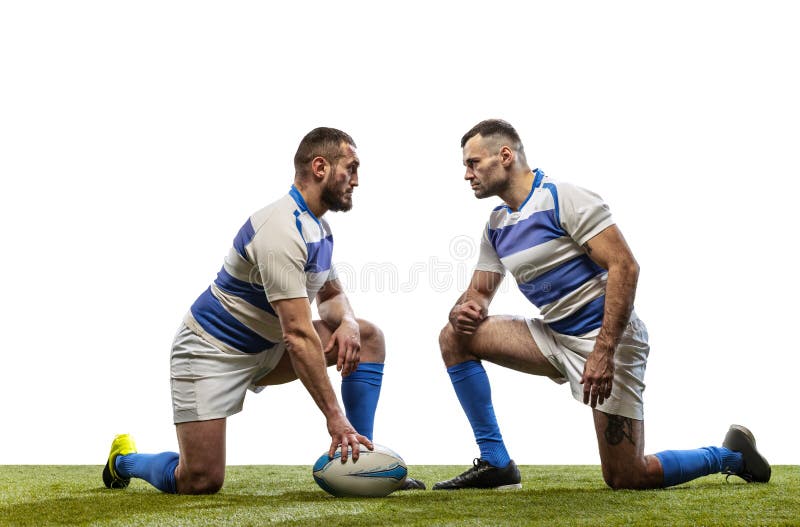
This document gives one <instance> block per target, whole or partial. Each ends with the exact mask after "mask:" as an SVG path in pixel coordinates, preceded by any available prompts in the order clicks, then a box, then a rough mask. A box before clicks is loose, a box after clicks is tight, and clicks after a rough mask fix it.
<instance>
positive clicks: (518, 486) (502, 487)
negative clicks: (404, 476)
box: [433, 483, 522, 490]
mask: <svg viewBox="0 0 800 527" xmlns="http://www.w3.org/2000/svg"><path fill="white" fill-rule="evenodd" d="M521 488H522V483H512V484H510V485H500V486H499V487H437V486H436V485H434V486H433V490H520V489H521Z"/></svg>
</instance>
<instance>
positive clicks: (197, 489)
mask: <svg viewBox="0 0 800 527" xmlns="http://www.w3.org/2000/svg"><path fill="white" fill-rule="evenodd" d="M175 476H176V479H177V482H176V483H177V487H178V494H216V493H217V492H219V490H220V489H221V488H222V483H223V482H224V481H225V470H224V469H223V470H213V471H209V470H187V469H185V468H184V469H183V470H180V468H179V470H178V471H177V472H176V474H175Z"/></svg>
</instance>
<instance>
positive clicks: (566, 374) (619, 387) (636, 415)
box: [527, 315, 650, 420]
mask: <svg viewBox="0 0 800 527" xmlns="http://www.w3.org/2000/svg"><path fill="white" fill-rule="evenodd" d="M527 322H528V329H530V331H531V335H532V336H533V340H534V341H536V345H537V346H539V349H540V350H541V351H542V353H543V354H544V356H545V357H547V360H549V361H550V363H551V364H552V365H553V366H555V368H556V369H557V370H558V371H559V372H561V375H562V376H561V377H559V378H554V379H553V380H554V381H556V382H557V383H559V384H563V383H565V382H569V385H570V388H571V389H572V396H573V397H574V398H575V399H576V400H578V401H579V402H581V403H582V402H583V385H582V384H581V383H580V380H581V376H583V367H584V365H585V364H586V358H587V357H588V356H589V353H591V352H592V350H593V349H594V342H595V338H596V337H597V334H598V333H599V332H600V330H599V329H596V330H594V331H591V332H589V333H587V334H585V335H580V336H578V337H571V336H569V335H562V334H561V333H556V332H555V331H553V330H551V329H550V328H549V326H547V324H545V323H543V322H542V321H541V320H540V319H528V321H527ZM649 353H650V345H649V344H648V343H647V327H645V325H644V322H642V321H641V320H639V319H638V318H637V317H636V316H635V315H634V316H633V318H632V320H631V321H630V322H629V323H628V326H627V327H626V328H625V333H623V335H622V338H621V339H620V343H619V346H618V347H617V351H616V352H615V353H614V384H613V385H612V387H611V397H610V398H608V399H606V400H605V401H604V402H603V404H598V405H597V406H596V407H595V408H596V409H598V410H601V411H603V412H605V413H607V414H612V415H621V416H623V417H630V418H631V419H637V420H642V419H644V408H643V402H642V393H643V392H644V386H645V385H644V371H645V368H646V367H647V355H648V354H649Z"/></svg>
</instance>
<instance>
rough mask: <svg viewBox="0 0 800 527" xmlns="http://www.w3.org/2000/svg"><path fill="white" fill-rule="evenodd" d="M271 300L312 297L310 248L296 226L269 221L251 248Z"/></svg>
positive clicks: (254, 239) (259, 231)
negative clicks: (307, 269)
mask: <svg viewBox="0 0 800 527" xmlns="http://www.w3.org/2000/svg"><path fill="white" fill-rule="evenodd" d="M248 249H249V251H250V252H251V253H252V257H253V261H254V262H255V266H256V269H257V271H258V273H259V275H260V277H261V283H262V284H263V286H264V290H265V292H266V293H267V300H269V301H270V302H274V301H276V300H285V299H287V298H308V288H307V284H306V273H305V265H306V260H307V259H308V248H307V247H306V244H305V243H304V242H303V238H302V236H301V235H300V232H299V231H298V230H297V227H295V226H294V225H293V224H287V223H286V222H282V221H278V220H273V221H268V222H266V223H265V224H264V225H262V226H261V228H260V229H259V230H258V231H257V232H256V234H255V236H254V237H253V242H252V243H251V244H250V246H249V248H248Z"/></svg>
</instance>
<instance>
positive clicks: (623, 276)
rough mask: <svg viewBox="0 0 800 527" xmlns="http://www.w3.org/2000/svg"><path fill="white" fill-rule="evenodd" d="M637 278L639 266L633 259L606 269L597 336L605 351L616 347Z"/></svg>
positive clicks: (598, 343) (634, 293) (630, 307)
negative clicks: (603, 302)
mask: <svg viewBox="0 0 800 527" xmlns="http://www.w3.org/2000/svg"><path fill="white" fill-rule="evenodd" d="M638 280H639V266H638V265H637V264H636V262H635V261H634V262H630V263H625V264H619V265H616V266H613V267H611V268H610V269H609V270H608V281H607V282H606V300H605V309H604V313H603V325H602V326H601V328H600V333H599V334H598V336H597V345H598V346H601V347H602V348H603V349H604V350H605V351H608V352H610V353H613V352H614V351H615V350H616V349H617V345H618V344H619V341H620V339H621V338H622V334H623V333H624V331H625V327H626V326H627V325H628V320H629V319H630V316H631V312H632V311H633V302H634V298H635V297H636V284H637V282H638Z"/></svg>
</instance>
